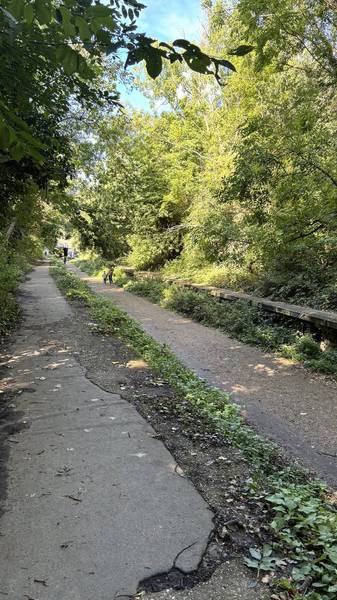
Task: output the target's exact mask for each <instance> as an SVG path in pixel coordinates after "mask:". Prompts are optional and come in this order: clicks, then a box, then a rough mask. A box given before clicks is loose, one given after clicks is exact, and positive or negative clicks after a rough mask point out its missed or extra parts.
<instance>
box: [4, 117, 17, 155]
mask: <svg viewBox="0 0 337 600" xmlns="http://www.w3.org/2000/svg"><path fill="white" fill-rule="evenodd" d="M15 140H16V135H15V132H14V129H12V127H9V126H8V125H7V123H4V122H2V123H0V148H2V149H3V150H7V149H8V148H9V147H10V146H11V145H12V144H13V142H14V141H15Z"/></svg>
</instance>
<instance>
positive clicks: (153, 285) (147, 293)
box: [124, 279, 164, 303]
mask: <svg viewBox="0 0 337 600" xmlns="http://www.w3.org/2000/svg"><path fill="white" fill-rule="evenodd" d="M124 288H125V289H126V290H127V291H128V292H132V293H133V294H136V295H137V296H144V297H145V298H148V299H149V300H151V302H156V303H159V302H160V300H161V298H162V295H163V290H164V284H163V283H162V282H161V281H156V280H153V281H152V280H147V279H143V280H137V279H136V280H134V281H133V280H131V281H128V282H127V283H126V284H125V285H124Z"/></svg>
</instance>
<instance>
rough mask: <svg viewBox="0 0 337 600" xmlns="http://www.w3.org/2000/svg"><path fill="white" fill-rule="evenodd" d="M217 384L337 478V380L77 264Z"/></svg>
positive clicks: (316, 467) (298, 454) (297, 453)
mask: <svg viewBox="0 0 337 600" xmlns="http://www.w3.org/2000/svg"><path fill="white" fill-rule="evenodd" d="M68 268H69V269H71V270H73V271H74V272H75V273H76V274H77V275H78V276H80V277H81V278H82V279H83V280H85V281H86V282H87V283H89V284H90V286H91V287H92V288H93V290H94V291H95V292H97V293H99V294H102V295H103V296H105V297H107V298H109V299H111V300H112V301H113V302H114V303H115V304H116V305H117V306H119V307H120V308H121V309H123V310H125V311H126V312H127V313H128V314H129V315H130V316H131V317H133V318H134V319H135V320H136V321H138V323H140V325H141V326H142V328H143V330H144V331H146V332H147V333H149V334H150V335H151V336H152V337H153V338H154V339H156V340H157V341H158V342H161V343H165V344H167V345H168V346H169V347H170V349H171V350H172V351H173V352H174V353H175V355H176V356H177V357H178V358H180V359H181V360H182V362H183V363H184V364H185V365H186V366H187V367H189V368H190V369H192V370H193V371H195V372H196V373H197V374H198V375H199V376H200V377H202V378H204V379H205V380H206V381H207V382H208V383H209V384H210V385H212V386H216V387H218V388H221V389H223V390H225V391H226V392H228V393H229V394H230V395H231V398H232V400H233V401H235V402H237V403H239V404H240V405H241V406H242V407H243V409H244V411H245V413H246V415H247V419H248V421H249V422H250V423H252V424H253V425H254V426H255V427H256V428H257V430H258V431H259V432H260V433H261V434H262V435H264V436H266V437H268V438H269V439H272V440H274V441H276V442H277V443H278V444H279V445H280V446H281V447H282V448H283V449H284V452H285V453H286V454H287V455H288V456H290V457H292V458H294V459H297V460H299V461H300V463H301V464H303V465H304V466H306V467H307V468H309V469H310V470H312V471H313V472H315V473H316V474H317V475H318V476H320V477H321V478H322V479H324V480H325V481H327V482H328V483H330V484H331V485H333V486H336V485H337V384H336V382H335V381H332V380H329V379H328V378H325V377H322V376H318V375H314V374H312V373H310V372H309V371H307V370H306V369H304V368H302V367H299V366H295V365H293V364H291V362H290V361H287V360H285V359H281V358H277V357H276V356H273V355H270V354H267V353H265V352H263V351H261V350H259V349H258V348H255V347H253V346H249V345H246V344H242V343H241V342H238V341H237V340H234V339H232V338H230V337H228V336H226V335H225V334H223V333H221V332H220V331H219V330H216V329H212V328H209V327H205V326H203V325H201V324H199V323H195V322H193V321H191V320H190V319H187V318H185V317H182V316H179V315H177V314H176V313H173V312H170V311H168V310H166V309H163V308H161V307H159V306H157V305H155V304H152V303H151V302H149V301H147V300H145V299H144V298H140V297H138V296H135V295H133V294H130V293H128V292H126V291H125V290H123V289H121V288H119V287H116V286H111V287H110V286H104V284H103V283H102V282H101V281H100V280H97V278H93V277H89V276H88V275H87V274H85V273H83V272H81V271H79V270H78V269H77V268H76V267H74V266H72V265H70V266H69V267H68Z"/></svg>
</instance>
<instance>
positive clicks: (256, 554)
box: [249, 548, 262, 560]
mask: <svg viewBox="0 0 337 600" xmlns="http://www.w3.org/2000/svg"><path fill="white" fill-rule="evenodd" d="M249 554H250V555H251V556H252V557H253V558H256V560H261V558H262V556H261V552H260V550H258V549H257V548H249Z"/></svg>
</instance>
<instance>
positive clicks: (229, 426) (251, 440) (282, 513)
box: [52, 265, 337, 600]
mask: <svg viewBox="0 0 337 600" xmlns="http://www.w3.org/2000/svg"><path fill="white" fill-rule="evenodd" d="M52 274H53V276H54V278H55V280H56V283H57V285H58V287H59V288H60V289H61V290H62V291H63V293H64V294H65V295H66V297H67V298H68V299H69V300H77V301H80V302H82V303H83V304H84V305H85V306H87V307H88V308H89V309H90V311H91V316H92V318H93V319H94V320H95V322H96V323H98V324H99V325H100V326H102V327H103V328H104V330H105V331H106V332H110V333H111V334H113V335H117V336H119V337H120V338H121V339H122V340H123V341H124V342H125V343H127V344H129V345H130V346H131V347H132V348H133V349H134V350H135V351H136V352H137V353H138V354H139V356H141V357H142V358H144V360H145V361H146V362H147V363H148V364H149V365H150V366H151V368H152V369H153V370H154V371H156V372H157V373H158V374H160V377H162V378H164V379H166V380H167V381H168V382H169V383H170V385H171V386H172V387H173V388H174V389H175V391H176V392H177V393H178V394H179V395H180V396H181V398H182V399H184V400H185V401H188V402H189V403H190V404H191V406H193V407H194V409H195V410H196V411H197V412H200V413H202V414H203V415H204V416H206V417H207V419H209V421H210V423H211V424H212V426H213V427H214V431H216V432H218V433H221V435H223V436H225V437H226V439H227V440H229V441H230V442H231V444H233V446H235V447H237V448H239V449H240V450H241V451H242V452H243V454H244V455H245V456H246V459H247V460H248V461H249V462H250V463H251V464H252V465H253V466H254V477H253V478H252V481H251V484H250V488H249V492H248V493H249V494H250V495H251V498H252V499H254V500H255V501H256V500H257V499H258V501H259V502H260V503H262V504H263V506H264V507H265V510H266V525H267V527H268V529H269V531H270V533H271V534H272V536H273V539H274V542H273V544H272V546H268V547H264V548H261V549H251V555H250V556H249V557H247V558H246V564H247V565H248V566H250V567H251V568H252V569H254V570H256V572H257V573H258V574H260V573H268V572H271V573H275V577H276V580H277V581H274V584H275V587H276V589H278V590H279V591H280V593H281V595H280V596H279V597H280V598H282V597H283V598H284V599H287V598H293V599H295V600H300V599H302V598H307V599H309V600H335V599H336V598H337V496H336V494H334V493H332V492H331V491H330V490H328V489H327V488H326V487H325V486H324V485H323V484H321V483H320V482H319V481H317V480H313V479H310V478H309V476H308V475H307V474H306V473H305V472H303V471H300V470H299V469H298V468H295V467H292V466H291V465H285V464H284V462H283V460H282V457H281V454H280V452H279V451H278V448H277V446H276V445H274V444H271V443H269V442H266V441H265V440H264V439H263V438H262V437H261V436H259V435H257V433H256V432H255V430H254V429H252V428H251V427H249V426H248V425H247V424H246V423H245V421H244V418H243V416H242V414H241V410H240V408H239V407H238V406H236V405H234V404H231V403H229V401H228V396H227V395H226V394H225V393H223V392H221V391H220V390H218V389H214V388H210V387H209V386H207V385H206V383H205V382H204V381H203V380H201V379H200V378H198V377H197V376H196V375H195V374H194V373H193V372H191V371H189V370H188V369H187V368H186V367H185V366H184V365H183V364H182V363H181V362H180V361H179V360H178V359H177V358H176V357H175V356H174V355H173V354H172V353H171V352H170V351H169V350H168V348H167V347H165V346H163V345H161V344H159V343H157V342H156V341H155V340H153V339H152V338H151V337H150V336H149V335H147V334H146V333H145V332H144V331H143V330H142V329H141V327H140V326H139V325H138V324H137V323H136V322H135V321H133V320H132V319H131V318H130V317H129V316H128V315H127V314H126V313H125V312H123V311H122V310H120V309H119V308H117V307H116V306H115V305H114V304H112V303H111V301H109V300H106V299H104V298H102V297H100V296H98V295H96V294H94V293H93V292H92V291H91V290H90V288H89V287H88V286H87V285H86V284H85V283H84V282H82V281H81V280H80V279H79V278H77V277H76V276H74V275H73V274H71V273H69V272H67V271H66V270H65V269H64V268H63V267H62V266H61V265H60V266H56V267H54V268H53V269H52ZM280 556H281V558H280ZM281 590H282V592H281ZM282 594H283V596H282ZM276 597H277V596H276Z"/></svg>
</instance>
